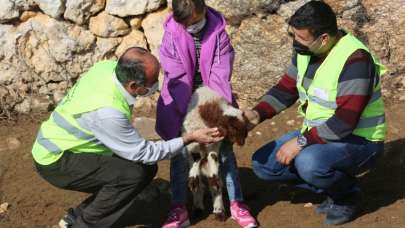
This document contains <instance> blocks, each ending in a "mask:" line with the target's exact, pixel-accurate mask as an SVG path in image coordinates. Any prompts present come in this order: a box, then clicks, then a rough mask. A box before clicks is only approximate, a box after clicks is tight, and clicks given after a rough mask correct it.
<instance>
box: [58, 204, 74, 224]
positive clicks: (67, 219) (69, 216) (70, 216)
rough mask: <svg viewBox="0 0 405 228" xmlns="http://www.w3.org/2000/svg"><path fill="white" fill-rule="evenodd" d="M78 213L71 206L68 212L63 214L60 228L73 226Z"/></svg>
mask: <svg viewBox="0 0 405 228" xmlns="http://www.w3.org/2000/svg"><path fill="white" fill-rule="evenodd" d="M76 218H77V217H76V215H75V212H74V210H73V208H69V209H68V210H67V213H66V214H65V215H64V216H63V218H62V219H61V220H60V221H59V224H58V225H59V227H60V228H70V227H72V225H73V223H74V222H75V221H76Z"/></svg>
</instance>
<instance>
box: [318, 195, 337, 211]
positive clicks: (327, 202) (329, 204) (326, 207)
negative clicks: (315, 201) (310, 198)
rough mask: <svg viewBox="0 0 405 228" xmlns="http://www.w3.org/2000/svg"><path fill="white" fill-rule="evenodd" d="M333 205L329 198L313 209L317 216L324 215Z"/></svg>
mask: <svg viewBox="0 0 405 228" xmlns="http://www.w3.org/2000/svg"><path fill="white" fill-rule="evenodd" d="M332 205H333V199H332V198H330V197H329V196H328V197H326V199H325V200H324V201H323V202H322V203H321V204H320V205H319V206H318V207H317V208H316V209H315V211H316V213H318V214H326V213H328V211H329V209H330V208H331V207H332Z"/></svg>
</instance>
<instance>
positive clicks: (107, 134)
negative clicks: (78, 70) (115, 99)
mask: <svg viewBox="0 0 405 228" xmlns="http://www.w3.org/2000/svg"><path fill="white" fill-rule="evenodd" d="M113 77H114V81H115V83H116V85H117V87H118V88H119V90H120V91H121V93H122V94H123V95H124V97H125V99H126V100H127V102H128V104H129V105H130V106H131V107H132V106H133V104H134V103H135V98H134V97H133V96H131V95H130V94H129V93H128V92H127V91H126V90H125V89H124V87H123V86H122V85H121V83H120V82H119V81H118V80H117V79H116V77H115V75H114V76H113ZM77 121H78V123H79V124H80V126H81V127H83V128H85V129H87V130H89V131H91V132H93V134H94V136H95V137H96V138H97V139H98V140H99V142H100V143H102V144H104V145H105V146H106V147H108V148H110V149H111V150H112V151H113V152H114V153H115V154H116V155H118V156H120V157H122V158H125V159H128V160H131V161H138V162H142V163H145V164H151V163H156V162H157V161H159V160H163V159H169V158H171V157H173V156H175V155H177V154H178V153H180V152H181V149H182V148H183V147H184V142H183V139H182V138H181V137H179V138H175V139H172V140H169V141H157V142H153V141H147V140H145V139H144V138H143V137H142V136H141V135H140V134H139V132H138V131H137V130H136V129H135V128H134V127H133V126H132V124H131V123H130V120H129V119H128V118H127V117H126V116H125V114H124V113H122V112H120V111H118V110H116V109H114V108H110V107H105V108H100V109H97V110H95V111H92V112H87V113H84V114H82V115H81V116H80V117H78V118H77Z"/></svg>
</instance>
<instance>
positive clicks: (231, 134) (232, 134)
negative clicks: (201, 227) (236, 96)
mask: <svg viewBox="0 0 405 228" xmlns="http://www.w3.org/2000/svg"><path fill="white" fill-rule="evenodd" d="M247 123H248V121H247V120H246V119H245V118H244V116H243V112H242V111H241V110H239V109H237V108H235V107H233V106H232V105H231V104H229V103H228V102H227V101H226V100H225V99H224V98H222V97H221V96H220V95H218V94H217V93H216V92H214V91H213V90H211V89H210V88H208V87H201V88H199V89H197V90H196V91H195V92H194V94H193V95H192V98H191V101H190V104H189V106H188V110H187V115H186V117H185V120H184V123H183V134H184V133H187V132H192V131H194V130H197V129H200V128H205V127H217V128H218V129H219V131H220V132H221V133H222V135H224V136H225V138H226V139H227V140H229V141H230V142H231V143H237V144H238V145H243V144H244V143H245V138H246V137H247V134H248V129H247ZM221 143H222V142H218V143H213V144H209V145H203V144H198V143H192V144H189V145H188V146H187V150H188V153H189V156H188V157H189V162H190V170H189V188H190V190H191V192H192V193H193V205H194V209H195V210H203V209H204V188H205V184H204V181H203V179H206V180H207V181H206V183H208V187H209V190H210V192H211V195H212V200H213V213H214V214H215V216H216V218H217V219H218V220H224V219H225V209H224V203H223V199H222V188H223V182H222V178H221V170H220V154H219V149H220V146H221Z"/></svg>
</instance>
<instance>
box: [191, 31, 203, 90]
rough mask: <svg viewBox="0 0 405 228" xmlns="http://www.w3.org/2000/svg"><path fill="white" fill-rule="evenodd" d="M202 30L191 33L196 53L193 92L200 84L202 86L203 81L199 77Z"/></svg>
mask: <svg viewBox="0 0 405 228" xmlns="http://www.w3.org/2000/svg"><path fill="white" fill-rule="evenodd" d="M202 35H203V31H201V32H199V33H197V34H192V36H193V39H194V46H195V53H196V68H195V75H194V82H193V92H194V91H195V90H196V89H197V88H198V87H200V86H202V84H203V81H202V77H201V70H200V54H201V39H202Z"/></svg>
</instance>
